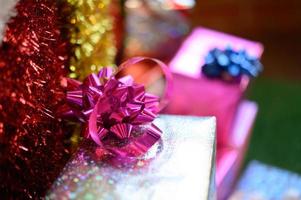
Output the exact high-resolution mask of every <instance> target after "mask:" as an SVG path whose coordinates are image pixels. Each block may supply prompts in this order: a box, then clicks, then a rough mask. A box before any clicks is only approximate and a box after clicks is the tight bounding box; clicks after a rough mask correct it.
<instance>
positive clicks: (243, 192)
mask: <svg viewBox="0 0 301 200" xmlns="http://www.w3.org/2000/svg"><path fill="white" fill-rule="evenodd" d="M275 183H277V184H275ZM230 199H231V200H251V199H262V200H265V199H275V200H289V199H291V200H294V199H295V200H297V199H301V177H300V175H298V174H295V173H293V172H290V171H287V170H284V169H280V168H278V167H274V166H270V165H266V164H264V163H261V162H259V161H252V162H251V163H250V164H249V166H248V167H247V169H246V171H245V172H244V173H243V175H242V177H241V178H240V180H239V181H238V183H237V186H236V188H235V191H234V192H233V193H232V195H231V197H230Z"/></svg>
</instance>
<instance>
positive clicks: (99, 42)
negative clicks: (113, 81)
mask: <svg viewBox="0 0 301 200" xmlns="http://www.w3.org/2000/svg"><path fill="white" fill-rule="evenodd" d="M67 2H68V3H69V4H70V5H71V7H72V8H73V9H72V10H73V13H72V15H71V16H70V23H71V29H70V30H71V44H73V46H74V56H73V57H72V58H71V64H70V67H69V69H70V71H71V72H70V74H69V76H70V77H71V78H79V79H82V78H84V77H86V76H87V75H88V74H90V73H92V72H97V71H99V70H100V69H101V67H103V66H108V65H112V64H114V59H115V56H116V46H115V39H114V33H113V16H112V15H111V11H110V6H111V5H110V4H111V3H113V1H111V0H80V1H79V0H67Z"/></svg>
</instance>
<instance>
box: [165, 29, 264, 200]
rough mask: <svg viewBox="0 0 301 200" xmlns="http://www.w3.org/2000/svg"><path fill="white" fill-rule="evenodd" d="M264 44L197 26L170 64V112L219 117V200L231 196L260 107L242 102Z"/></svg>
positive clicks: (168, 109) (257, 69)
mask: <svg viewBox="0 0 301 200" xmlns="http://www.w3.org/2000/svg"><path fill="white" fill-rule="evenodd" d="M262 53H263V46H262V45H261V44H260V43H257V42H252V41H248V40H245V39H241V38H238V37H235V36H231V35H227V34H224V33H219V32H216V31H213V30H209V29H205V28H196V29H195V30H194V31H193V32H192V33H191V34H190V36H189V37H188V38H187V39H186V40H185V42H184V43H183V45H182V47H181V48H180V49H179V51H178V53H177V54H176V56H175V57H174V58H173V59H172V61H171V62H170V69H171V71H172V72H173V76H174V91H173V97H172V98H171V99H172V100H171V102H170V104H169V106H168V108H167V109H166V112H167V113H171V114H186V115H196V116H216V118H217V161H216V165H217V166H216V167H217V171H216V184H217V191H218V199H224V198H225V197H226V196H227V195H228V194H229V192H230V190H231V188H232V186H233V184H234V181H235V179H236V176H237V174H238V171H239V168H240V165H241V164H242V160H243V158H244V154H245V151H246V148H247V146H248V141H249V137H250V134H251V129H252V125H253V123H254V120H255V117H256V114H257V105H256V103H254V102H251V101H248V100H244V98H243V97H244V93H245V91H246V89H247V87H248V84H249V82H250V80H251V78H253V77H256V76H257V75H258V73H259V72H260V71H261V70H262V66H261V64H260V62H259V61H258V59H259V58H260V57H261V54H262Z"/></svg>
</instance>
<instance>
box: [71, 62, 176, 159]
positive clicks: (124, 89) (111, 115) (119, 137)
mask: <svg viewBox="0 0 301 200" xmlns="http://www.w3.org/2000/svg"><path fill="white" fill-rule="evenodd" d="M144 59H146V58H141V57H138V58H133V59H131V60H129V61H127V62H126V63H124V64H122V65H121V67H120V70H122V69H124V68H126V67H128V66H129V65H132V64H135V63H136V62H140V61H142V60H144ZM151 60H153V61H155V62H156V63H158V64H159V65H160V67H161V68H162V70H163V72H164V73H165V76H166V77H167V78H168V79H170V77H171V75H170V72H169V70H168V69H167V67H166V66H165V65H164V64H163V63H162V62H160V61H158V60H155V59H151ZM118 72H119V71H117V72H116V73H114V70H113V69H112V68H103V69H102V70H101V71H99V73H98V74H91V75H89V76H88V77H87V78H86V79H85V80H84V82H83V83H81V82H78V81H74V80H70V81H69V82H70V84H71V85H70V87H68V89H69V91H68V92H67V101H68V103H69V105H70V111H69V112H68V113H72V114H73V117H76V118H78V119H79V120H80V121H82V122H84V123H86V124H87V127H88V128H87V129H86V133H85V134H84V135H86V136H87V137H89V138H91V139H92V140H93V141H94V142H95V143H96V144H97V145H98V146H99V147H101V148H103V150H105V151H107V152H109V154H111V155H114V157H115V158H118V159H122V160H123V162H127V161H129V160H131V159H133V157H134V158H137V157H139V156H142V155H143V154H145V153H146V152H147V151H148V149H150V148H151V147H152V145H154V144H155V143H156V142H157V141H158V140H159V139H160V137H161V130H160V129H159V128H157V127H156V126H155V125H154V124H153V123H152V122H153V120H154V119H155V118H156V116H157V115H158V112H159V110H160V108H159V105H160V102H159V97H157V96H155V95H152V94H149V93H147V92H146V91H145V87H144V86H143V85H141V84H136V83H134V80H133V78H132V77H131V76H125V77H122V78H119V79H117V78H116V76H115V75H116V74H117V73H118ZM69 82H68V83H69ZM167 82H169V81H168V80H167ZM167 90H170V88H168V89H167ZM168 92H170V91H168Z"/></svg>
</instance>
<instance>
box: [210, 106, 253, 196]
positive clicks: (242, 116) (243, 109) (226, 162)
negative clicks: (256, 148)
mask: <svg viewBox="0 0 301 200" xmlns="http://www.w3.org/2000/svg"><path fill="white" fill-rule="evenodd" d="M257 110H258V108H257V104H256V103H254V102H250V101H243V102H242V103H240V105H239V107H238V111H237V114H236V116H235V120H234V125H233V131H232V133H231V136H230V137H229V145H228V146H218V149H217V158H216V166H217V169H216V185H217V194H218V199H219V200H222V199H225V198H226V197H227V196H228V195H229V194H230V192H231V189H232V188H233V186H234V183H235V181H236V179H237V175H238V173H239V170H240V167H241V165H242V162H243V159H244V156H245V153H246V150H247V147H248V143H249V138H250V136H251V130H252V126H253V124H254V121H255V118H256V114H257Z"/></svg>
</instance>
